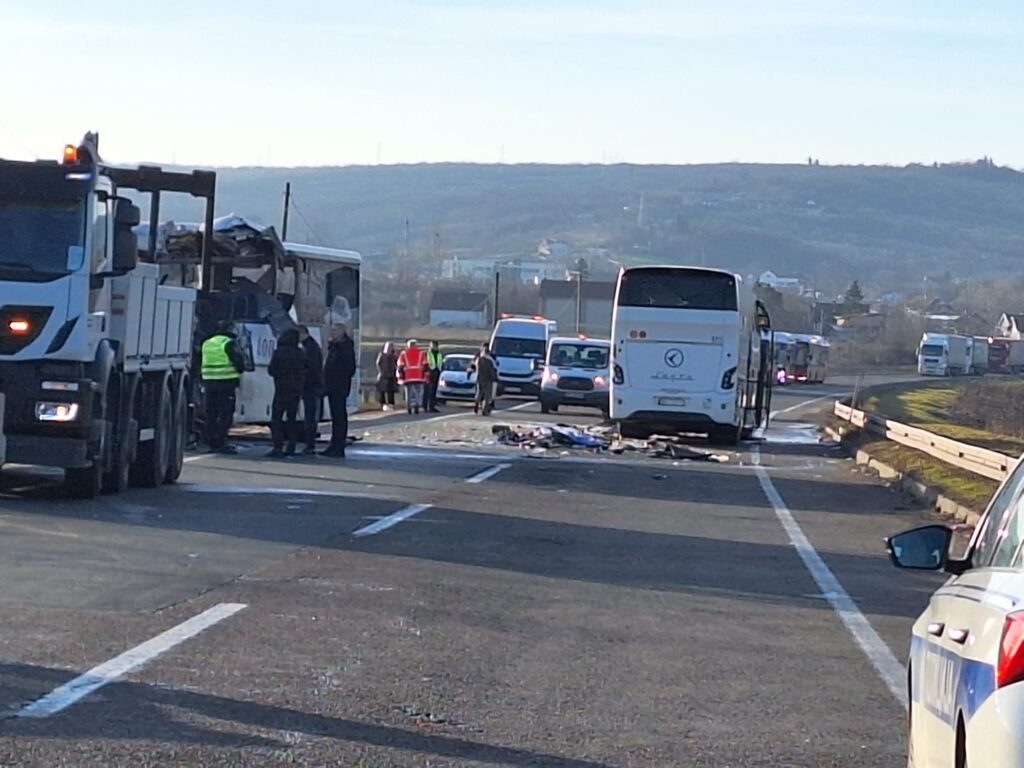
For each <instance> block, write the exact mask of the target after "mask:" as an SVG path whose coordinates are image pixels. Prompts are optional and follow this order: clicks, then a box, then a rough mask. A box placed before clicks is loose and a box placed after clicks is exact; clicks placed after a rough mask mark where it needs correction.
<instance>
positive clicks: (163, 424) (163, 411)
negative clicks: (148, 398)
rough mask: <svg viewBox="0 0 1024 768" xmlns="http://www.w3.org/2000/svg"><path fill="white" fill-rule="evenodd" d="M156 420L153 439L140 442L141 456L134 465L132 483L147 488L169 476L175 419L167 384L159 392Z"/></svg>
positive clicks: (158, 483) (156, 484)
mask: <svg viewBox="0 0 1024 768" xmlns="http://www.w3.org/2000/svg"><path fill="white" fill-rule="evenodd" d="M157 397H158V398H159V401H158V402H157V404H156V421H155V423H154V424H153V439H152V440H147V441H146V442H144V443H140V444H139V456H138V458H137V459H136V460H135V463H134V464H133V465H132V483H134V484H135V485H141V486H143V487H145V488H154V487H156V486H158V485H160V484H161V483H163V482H164V480H165V478H166V477H167V465H168V463H169V460H170V455H171V427H172V426H173V424H172V422H173V420H174V416H173V413H172V411H171V396H170V392H168V390H167V387H166V386H162V387H161V388H160V391H159V392H158V394H157Z"/></svg>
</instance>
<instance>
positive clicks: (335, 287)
mask: <svg viewBox="0 0 1024 768" xmlns="http://www.w3.org/2000/svg"><path fill="white" fill-rule="evenodd" d="M339 296H340V297H341V298H343V299H345V301H347V302H348V305H349V307H351V308H352V309H356V308H358V307H359V270H358V269H353V268H352V267H340V268H338V269H336V270H334V271H333V272H331V273H330V274H329V275H328V276H327V306H328V307H330V306H331V305H332V304H334V299H335V298H337V297H339Z"/></svg>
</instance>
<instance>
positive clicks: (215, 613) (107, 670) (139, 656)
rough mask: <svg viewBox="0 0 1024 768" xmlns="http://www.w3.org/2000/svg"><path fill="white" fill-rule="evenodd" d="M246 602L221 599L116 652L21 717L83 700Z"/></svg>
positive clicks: (41, 714)
mask: <svg viewBox="0 0 1024 768" xmlns="http://www.w3.org/2000/svg"><path fill="white" fill-rule="evenodd" d="M245 607H246V606H245V605H244V604H243V603H219V604H218V605H215V606H213V607H212V608H208V609H207V610H205V611H203V612H202V613H200V614H198V615H196V616H193V617H192V618H191V619H188V620H187V621H183V622H182V623H181V624H178V625H177V626H176V627H172V628H171V629H168V630H167V631H166V632H161V633H160V634H159V635H157V636H156V637H154V638H152V639H150V640H147V641H146V642H144V643H142V644H141V645H137V646H135V647H134V648H132V649H130V650H128V651H125V652H124V653H122V654H121V655H120V656H115V657H114V658H113V659H111V660H110V661H107V662H104V663H103V664H100V665H99V666H98V667H93V668H92V669H90V670H89V671H88V672H86V673H85V674H83V675H79V676H78V677H76V678H75V679H74V680H71V681H70V682H67V683H64V685H62V686H60V687H59V688H55V689H54V690H53V691H52V692H50V693H48V694H47V695H46V696H43V697H42V698H41V699H37V700H36V701H34V702H32V703H31V704H29V705H28V706H26V707H25V708H24V709H22V710H21V711H19V712H18V717H32V718H40V717H49V716H50V715H55V714H57V713H58V712H60V711H62V710H65V709H67V708H68V707H70V706H71V705H73V704H75V703H77V702H78V701H81V700H82V699H83V698H85V697H86V696H88V695H89V694H90V693H92V692H93V691H95V690H97V689H99V688H102V687H103V686H105V685H108V684H109V683H113V682H116V681H117V680H119V679H120V678H122V677H124V676H125V675H127V674H128V673H129V672H132V671H133V670H136V669H138V668H139V667H141V666H142V665H143V664H146V663H148V662H150V661H152V660H153V659H155V658H156V657H157V656H160V655H161V654H163V653H166V652H167V651H169V650H170V649H171V648H174V647H175V646H176V645H180V644H181V643H183V642H185V641H186V640H189V639H191V638H193V637H195V636H196V635H198V634H199V633H200V632H202V631H203V630H205V629H209V628H210V627H212V626H213V625H214V624H217V623H219V622H221V621H224V619H227V618H229V617H231V616H234V615H235V614H236V613H238V612H239V611H240V610H242V609H243V608H245Z"/></svg>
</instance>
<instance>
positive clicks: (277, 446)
mask: <svg viewBox="0 0 1024 768" xmlns="http://www.w3.org/2000/svg"><path fill="white" fill-rule="evenodd" d="M244 371H245V357H244V355H243V354H242V353H241V350H240V349H239V348H238V343H237V341H236V337H235V332H234V327H233V325H232V324H231V323H225V324H223V325H222V326H221V327H220V329H219V330H218V331H217V333H215V334H214V335H213V336H211V337H210V338H209V339H207V340H206V341H205V342H204V343H203V346H202V372H201V375H202V379H203V387H204V390H205V396H206V439H207V443H208V444H209V446H210V450H211V451H214V452H218V453H234V452H235V449H234V447H233V446H231V445H229V444H228V432H229V430H230V429H231V422H232V420H233V417H234V413H235V397H236V394H235V393H236V390H237V388H238V385H239V383H240V382H241V378H242V374H243V373H244ZM269 373H270V376H271V377H272V378H273V380H274V400H273V403H272V405H271V414H270V422H271V425H270V429H271V434H272V436H273V440H274V448H273V450H272V451H271V452H270V453H269V454H268V456H270V457H271V458H279V457H284V456H293V455H295V452H296V443H297V442H298V440H299V439H300V437H301V438H302V439H303V440H304V442H305V450H304V451H303V453H304V454H307V455H311V454H315V453H316V436H317V431H318V427H319V423H320V416H321V411H322V405H323V400H324V398H325V397H326V398H327V402H328V404H329V405H330V409H331V442H330V444H329V445H328V447H327V449H326V450H324V451H322V452H321V455H322V456H334V457H341V458H343V457H344V456H345V445H346V443H347V442H348V397H349V394H350V393H351V391H352V378H353V377H354V376H355V373H356V353H355V343H354V342H353V341H352V337H351V336H350V335H349V333H348V329H347V328H346V327H345V326H344V325H340V324H339V325H333V326H331V329H330V341H329V342H328V345H327V354H326V356H325V355H324V354H323V350H322V349H321V347H320V344H318V343H317V340H316V339H314V338H313V337H312V336H311V335H310V333H309V328H307V327H306V326H299V327H298V328H291V329H288V330H286V331H284V332H283V333H282V334H281V335H280V337H279V338H278V339H277V346H276V348H275V350H274V354H273V356H272V357H271V359H270V367H269ZM300 404H301V405H302V413H303V420H302V423H301V424H300V423H299V420H298V411H299V405H300Z"/></svg>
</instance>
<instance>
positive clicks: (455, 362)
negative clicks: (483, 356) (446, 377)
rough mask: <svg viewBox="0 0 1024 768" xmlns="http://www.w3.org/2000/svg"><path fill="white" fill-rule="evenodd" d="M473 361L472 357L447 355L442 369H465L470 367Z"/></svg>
mask: <svg viewBox="0 0 1024 768" xmlns="http://www.w3.org/2000/svg"><path fill="white" fill-rule="evenodd" d="M472 362H473V359H472V358H470V357H446V358H445V359H444V362H443V363H442V364H441V369H442V370H445V371H464V370H466V369H467V368H469V364H470V363H472Z"/></svg>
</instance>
